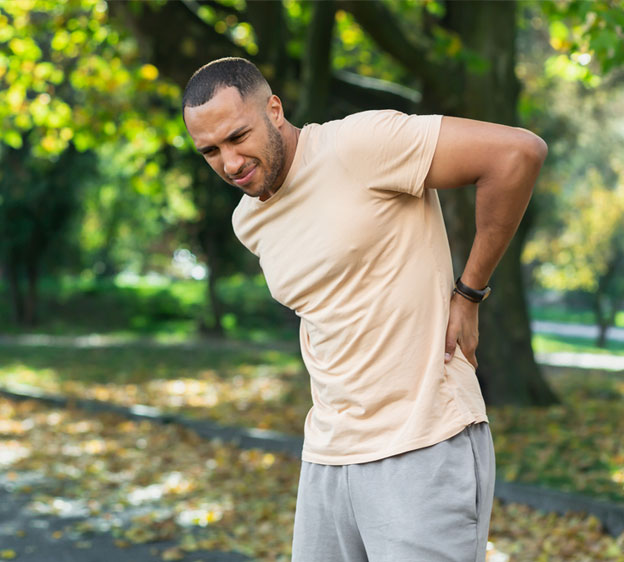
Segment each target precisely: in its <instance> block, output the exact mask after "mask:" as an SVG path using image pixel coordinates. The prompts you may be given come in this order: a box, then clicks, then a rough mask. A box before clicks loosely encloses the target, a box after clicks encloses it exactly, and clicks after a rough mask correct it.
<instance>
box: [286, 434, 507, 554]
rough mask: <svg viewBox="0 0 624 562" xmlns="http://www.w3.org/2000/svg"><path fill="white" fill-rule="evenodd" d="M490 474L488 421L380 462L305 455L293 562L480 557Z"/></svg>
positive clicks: (491, 486)
mask: <svg viewBox="0 0 624 562" xmlns="http://www.w3.org/2000/svg"><path fill="white" fill-rule="evenodd" d="M494 473H495V467H494V447H493V445H492V436H491V433H490V428H489V426H488V424H487V423H479V424H475V425H469V426H468V427H466V428H465V429H464V430H463V431H462V432H461V433H459V434H457V435H455V436H453V437H451V438H450V439H447V440H446V441H442V442H441V443H438V444H436V445H433V446H431V447H426V448H423V449H417V450H414V451H410V452H408V453H404V454H401V455H396V456H393V457H388V458H385V459H381V460H379V461H374V462H368V463H362V464H350V465H342V466H329V465H321V464H313V463H308V462H303V463H302V465H301V476H300V479H299V491H298V494H297V508H296V514H295V531H294V538H293V557H292V562H483V561H484V560H485V549H486V545H487V536H488V527H489V523H490V513H491V510H492V499H493V495H494V477H495V474H494Z"/></svg>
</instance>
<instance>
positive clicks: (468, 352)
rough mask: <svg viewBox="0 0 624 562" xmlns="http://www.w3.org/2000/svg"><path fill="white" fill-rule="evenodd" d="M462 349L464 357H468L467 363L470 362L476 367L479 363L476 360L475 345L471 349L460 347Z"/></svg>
mask: <svg viewBox="0 0 624 562" xmlns="http://www.w3.org/2000/svg"><path fill="white" fill-rule="evenodd" d="M460 345H461V344H460ZM462 351H463V353H464V356H465V357H466V359H468V363H470V364H471V365H472V366H473V367H474V368H475V369H476V368H477V367H478V366H479V363H478V362H477V355H476V351H477V348H476V346H474V347H472V349H470V350H469V349H464V348H463V347H462Z"/></svg>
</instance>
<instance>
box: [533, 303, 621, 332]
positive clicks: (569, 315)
mask: <svg viewBox="0 0 624 562" xmlns="http://www.w3.org/2000/svg"><path fill="white" fill-rule="evenodd" d="M529 312H530V315H531V319H532V320H543V321H545V322H563V323H564V324H589V325H593V324H595V323H596V316H595V314H594V312H593V311H591V310H588V309H583V308H578V307H569V306H564V305H542V306H532V307H531V308H530V311H529ZM615 326H617V327H620V328H624V311H619V312H618V313H617V314H616V315H615Z"/></svg>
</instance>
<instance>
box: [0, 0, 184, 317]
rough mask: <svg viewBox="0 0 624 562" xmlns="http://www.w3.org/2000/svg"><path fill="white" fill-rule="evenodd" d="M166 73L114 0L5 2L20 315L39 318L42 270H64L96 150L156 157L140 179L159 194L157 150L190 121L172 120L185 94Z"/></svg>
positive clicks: (6, 211) (7, 223) (2, 91)
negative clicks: (57, 260) (115, 13)
mask: <svg viewBox="0 0 624 562" xmlns="http://www.w3.org/2000/svg"><path fill="white" fill-rule="evenodd" d="M157 76H158V71H157V69H156V68H155V67H154V66H153V65H148V64H143V62H142V61H141V60H140V59H139V58H138V56H137V48H136V44H135V42H134V41H133V40H132V38H130V37H128V36H127V35H125V36H124V35H123V34H120V32H119V31H117V30H115V29H113V28H112V27H111V26H110V25H109V24H108V22H107V15H106V4H105V3H102V2H98V1H96V0H71V1H66V2H52V1H47V0H30V1H28V0H26V1H24V2H1V3H0V86H1V87H0V122H1V124H2V126H1V127H0V141H1V143H2V144H1V145H0V163H1V166H0V189H1V191H0V219H1V220H2V222H1V223H0V224H1V228H2V232H3V236H2V241H1V242H0V264H2V266H3V269H4V272H5V273H6V275H7V278H8V280H9V284H10V288H11V294H12V303H13V305H14V312H15V314H14V315H15V318H16V320H17V321H18V322H20V323H25V324H28V325H32V324H33V323H34V322H35V318H36V302H37V297H36V293H37V280H38V277H39V274H40V272H41V269H42V267H43V266H44V265H46V266H47V267H48V269H49V270H52V269H54V266H55V264H54V263H53V260H52V259H51V256H50V252H52V251H54V250H56V251H57V253H59V254H60V253H61V251H60V248H61V246H62V244H65V250H66V249H67V244H68V238H67V237H65V236H63V234H64V233H65V232H67V230H68V228H69V226H70V224H71V221H72V219H73V218H75V215H76V213H77V212H78V211H79V209H80V207H81V202H82V197H83V196H84V191H85V190H84V189H83V188H85V187H86V185H87V184H88V183H91V186H92V187H93V185H94V183H95V182H94V181H93V180H94V178H95V176H96V175H97V173H98V166H97V163H96V158H95V155H96V154H98V153H101V152H102V151H105V150H106V146H107V144H110V143H125V145H126V147H127V146H130V147H131V150H130V151H129V153H130V156H131V158H132V159H134V160H135V161H141V160H142V161H143V163H144V162H145V158H146V156H147V155H149V156H150V162H149V164H147V165H142V166H140V171H139V173H138V174H136V175H135V176H134V177H133V178H132V182H130V183H131V184H132V185H133V186H134V187H136V188H137V190H138V191H140V190H141V189H144V190H145V191H149V189H150V187H153V185H154V179H153V178H154V175H155V173H154V172H158V170H159V166H158V162H159V156H157V155H155V153H157V152H158V151H159V150H160V149H161V148H162V147H163V145H166V144H177V145H178V146H183V145H184V142H185V138H184V137H182V136H181V132H182V128H183V125H182V123H181V122H179V118H178V116H177V114H175V118H174V119H172V118H171V114H172V113H173V112H172V111H171V105H170V102H171V100H172V99H175V98H176V96H177V95H178V93H179V92H178V90H177V89H176V88H175V87H172V86H171V85H169V84H166V83H161V82H159V83H157V82H156V81H155V79H156V78H157ZM135 103H136V104H139V105H142V106H143V107H150V108H151V111H150V114H149V116H148V115H145V114H141V113H139V112H138V111H137V110H136V108H135V106H134V104H135ZM117 148H119V145H118V146H117ZM126 152H128V151H126ZM80 174H82V175H80ZM94 189H95V188H94ZM116 209H117V208H116ZM134 210H136V209H134ZM109 226H110V225H109ZM109 234H110V236H109V238H112V236H113V235H114V234H115V229H114V228H113V229H112V230H111V229H109ZM66 253H67V252H65V254H66ZM22 277H24V278H25V279H26V281H25V283H26V285H27V290H25V289H24V288H23V285H24V283H22V282H21V281H20V279H21V278H22Z"/></svg>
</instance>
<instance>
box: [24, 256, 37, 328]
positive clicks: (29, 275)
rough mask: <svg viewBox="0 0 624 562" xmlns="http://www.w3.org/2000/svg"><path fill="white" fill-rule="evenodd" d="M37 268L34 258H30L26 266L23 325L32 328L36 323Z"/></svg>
mask: <svg viewBox="0 0 624 562" xmlns="http://www.w3.org/2000/svg"><path fill="white" fill-rule="evenodd" d="M38 273H39V272H38V268H37V262H36V258H35V257H34V256H31V258H30V260H29V262H28V263H27V264H26V282H27V289H26V300H25V302H24V325H25V326H28V327H31V328H32V327H33V326H34V325H35V324H36V323H37V281H38V277H39V274H38Z"/></svg>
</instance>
